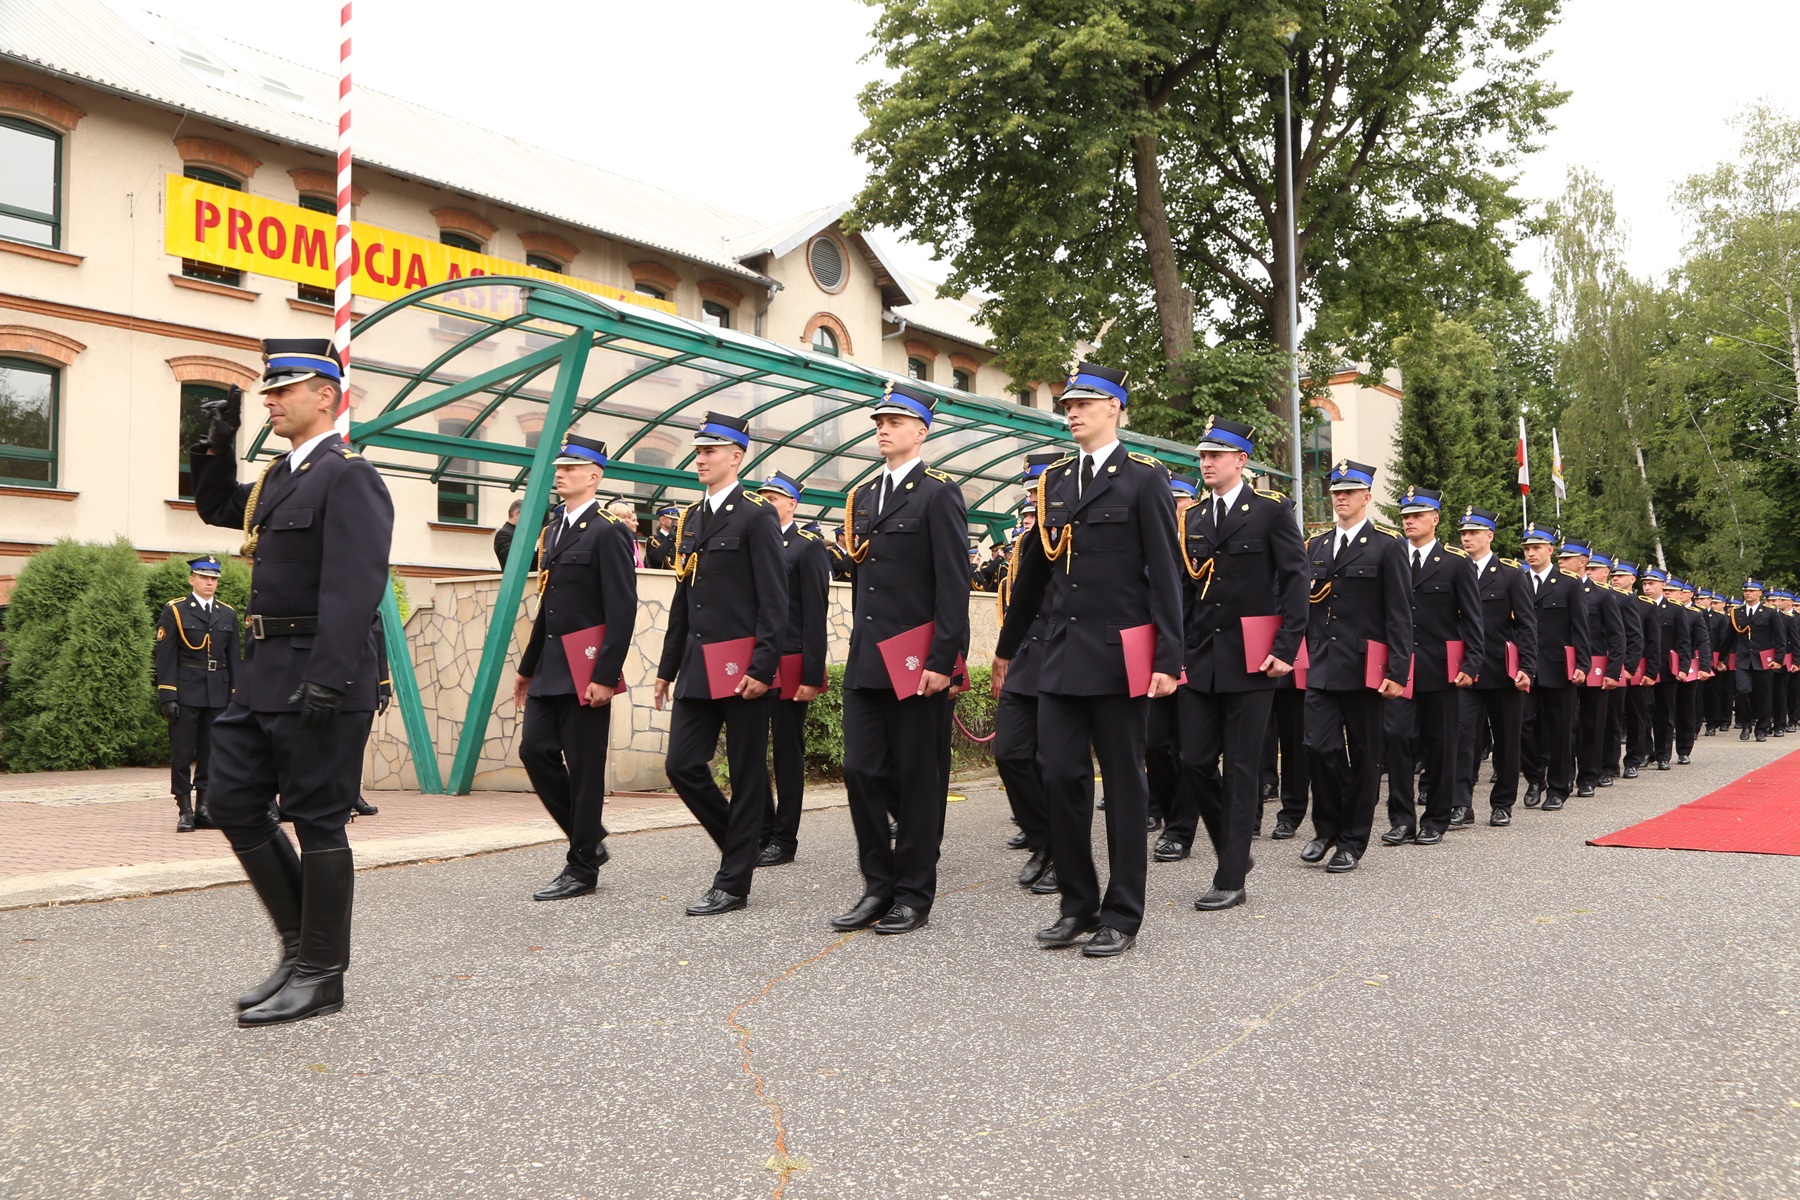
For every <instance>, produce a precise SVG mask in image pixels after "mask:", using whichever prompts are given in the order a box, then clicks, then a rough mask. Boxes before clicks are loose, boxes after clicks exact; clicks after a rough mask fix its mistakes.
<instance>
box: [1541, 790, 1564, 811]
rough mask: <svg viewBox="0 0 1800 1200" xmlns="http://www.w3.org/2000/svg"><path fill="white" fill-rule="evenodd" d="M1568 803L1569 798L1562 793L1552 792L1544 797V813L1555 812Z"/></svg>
mask: <svg viewBox="0 0 1800 1200" xmlns="http://www.w3.org/2000/svg"><path fill="white" fill-rule="evenodd" d="M1568 802H1569V798H1568V797H1567V796H1564V795H1562V794H1561V793H1560V792H1550V793H1548V794H1547V795H1545V797H1544V811H1545V812H1555V811H1556V810H1557V809H1559V808H1561V807H1562V806H1563V805H1565V804H1567V803H1568Z"/></svg>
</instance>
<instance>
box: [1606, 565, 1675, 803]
mask: <svg viewBox="0 0 1800 1200" xmlns="http://www.w3.org/2000/svg"><path fill="white" fill-rule="evenodd" d="M1636 582H1637V567H1636V566H1635V565H1634V564H1632V563H1628V562H1626V561H1625V560H1624V559H1622V558H1621V559H1619V560H1617V561H1616V562H1614V563H1613V569H1612V579H1611V581H1610V583H1611V586H1612V588H1613V590H1614V591H1616V592H1618V593H1619V594H1620V595H1621V596H1624V597H1625V600H1626V603H1625V614H1626V620H1627V621H1628V622H1629V624H1627V625H1626V633H1627V640H1629V635H1630V632H1631V628H1632V625H1635V626H1636V628H1637V638H1636V641H1635V642H1634V643H1633V644H1634V645H1636V646H1637V647H1638V656H1637V658H1636V660H1635V661H1631V656H1630V653H1629V652H1627V654H1626V658H1627V662H1628V665H1629V666H1630V667H1631V678H1632V682H1631V683H1630V684H1629V685H1628V686H1627V687H1626V688H1625V690H1624V692H1623V699H1624V703H1623V705H1622V706H1621V716H1622V722H1623V741H1624V751H1623V752H1624V757H1623V759H1622V766H1623V769H1622V770H1621V771H1620V772H1619V775H1620V778H1623V779H1636V778H1637V775H1638V768H1640V767H1644V766H1647V765H1649V762H1650V758H1651V756H1652V754H1653V753H1654V752H1655V749H1656V738H1655V735H1654V733H1653V732H1652V723H1651V719H1650V696H1651V688H1652V686H1653V684H1652V682H1651V680H1652V679H1653V678H1654V676H1655V674H1656V664H1657V663H1658V662H1660V661H1662V656H1663V654H1662V624H1661V622H1659V621H1658V620H1657V619H1656V605H1654V604H1653V603H1651V601H1650V599H1649V598H1648V597H1647V596H1638V595H1633V594H1632V586H1633V585H1634V584H1635V583H1636Z"/></svg>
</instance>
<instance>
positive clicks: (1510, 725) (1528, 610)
mask: <svg viewBox="0 0 1800 1200" xmlns="http://www.w3.org/2000/svg"><path fill="white" fill-rule="evenodd" d="M1498 527H1499V515H1498V514H1496V513H1494V512H1491V511H1489V510H1488V509H1485V508H1470V509H1468V510H1467V511H1465V512H1464V513H1463V518H1462V525H1461V533H1462V544H1463V551H1464V552H1465V553H1466V554H1468V556H1469V564H1470V566H1471V567H1472V568H1473V570H1474V572H1475V592H1476V595H1477V596H1478V597H1479V599H1480V601H1481V620H1482V627H1483V633H1482V639H1481V653H1480V654H1479V655H1470V656H1468V657H1467V658H1465V659H1464V662H1465V663H1467V664H1468V666H1469V668H1470V673H1471V674H1472V675H1474V677H1475V684H1474V686H1473V687H1470V688H1467V689H1465V690H1464V691H1463V692H1461V693H1460V695H1459V702H1460V705H1461V708H1462V723H1461V725H1460V726H1459V727H1458V730H1457V736H1458V738H1459V739H1460V744H1459V745H1458V746H1457V758H1458V762H1457V768H1456V773H1457V778H1456V785H1457V791H1456V808H1457V809H1459V810H1460V812H1458V813H1456V814H1455V817H1466V816H1468V815H1470V814H1472V812H1473V810H1474V807H1475V777H1476V775H1477V774H1478V773H1479V770H1480V767H1481V759H1480V754H1479V748H1480V745H1481V726H1482V722H1483V721H1484V720H1485V721H1486V723H1487V725H1488V727H1489V728H1490V729H1492V730H1493V737H1494V786H1493V787H1492V788H1491V789H1490V790H1489V791H1488V810H1489V811H1488V824H1489V825H1511V824H1512V809H1513V802H1514V801H1516V800H1517V799H1518V798H1519V752H1520V750H1519V743H1520V734H1521V732H1522V729H1523V721H1524V714H1525V693H1527V692H1529V691H1530V690H1531V676H1532V673H1533V672H1535V671H1536V670H1537V648H1538V647H1537V609H1536V608H1534V607H1533V606H1532V603H1531V588H1530V586H1529V585H1528V584H1527V582H1526V577H1525V572H1524V571H1523V570H1522V569H1520V567H1519V564H1518V563H1517V562H1516V561H1514V560H1513V559H1510V558H1501V557H1500V556H1499V555H1497V554H1495V553H1494V531H1495V530H1496V529H1497V528H1498ZM1509 647H1510V649H1511V653H1508V648H1509ZM1509 667H1510V668H1511V669H1510V670H1509V669H1508V668H1509ZM1455 817H1453V820H1454V819H1455Z"/></svg>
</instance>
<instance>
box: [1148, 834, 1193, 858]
mask: <svg viewBox="0 0 1800 1200" xmlns="http://www.w3.org/2000/svg"><path fill="white" fill-rule="evenodd" d="M1187 856H1188V848H1187V847H1186V846H1185V845H1183V844H1182V843H1180V842H1178V841H1176V840H1175V839H1173V838H1166V837H1165V838H1157V839H1156V850H1155V852H1154V857H1155V858H1156V861H1157V862H1180V861H1181V860H1182V859H1184V858H1186V857H1187Z"/></svg>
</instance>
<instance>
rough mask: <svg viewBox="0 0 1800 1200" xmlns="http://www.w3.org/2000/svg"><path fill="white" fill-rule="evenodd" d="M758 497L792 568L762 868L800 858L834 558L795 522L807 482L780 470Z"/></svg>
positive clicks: (771, 729) (784, 559)
mask: <svg viewBox="0 0 1800 1200" xmlns="http://www.w3.org/2000/svg"><path fill="white" fill-rule="evenodd" d="M758 493H759V494H760V495H761V496H762V498H763V499H765V500H767V501H768V502H769V504H770V506H771V507H773V508H774V509H775V519H776V521H777V522H778V523H779V524H780V526H781V549H782V562H783V563H784V564H785V566H786V568H787V596H788V612H787V625H786V627H785V628H784V630H783V631H782V635H781V663H782V666H783V667H784V668H787V669H784V670H783V671H782V672H781V684H782V686H781V692H780V695H778V696H777V697H776V698H775V700H774V702H773V704H772V705H771V706H770V707H771V708H772V710H773V713H774V715H773V716H772V717H771V718H770V720H771V724H770V727H769V747H770V757H771V758H773V759H774V762H775V795H774V796H773V797H771V798H770V802H769V805H768V807H767V808H766V809H765V810H764V811H763V824H762V852H761V856H760V857H759V858H757V860H756V865H757V866H759V867H776V866H780V865H781V864H782V863H791V862H793V861H794V853H795V851H796V850H798V849H799V846H800V808H801V805H802V803H803V802H804V799H805V795H806V710H807V708H808V707H809V706H810V705H811V704H812V702H813V701H814V700H816V699H818V696H819V693H820V692H822V691H824V690H825V649H826V631H825V626H826V619H827V618H826V607H827V605H828V603H829V601H830V596H831V559H830V558H829V557H828V556H827V555H826V553H825V539H824V538H822V537H820V536H819V535H818V534H817V533H809V532H807V531H806V530H805V529H802V528H801V527H800V526H798V525H796V524H794V511H795V510H796V509H798V508H799V507H800V484H799V482H798V481H797V480H795V479H794V478H793V477H792V476H791V475H784V474H782V473H781V472H780V471H777V472H775V473H774V474H773V475H771V476H769V477H768V478H767V479H765V480H763V484H762V487H761V488H759V489H758Z"/></svg>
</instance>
